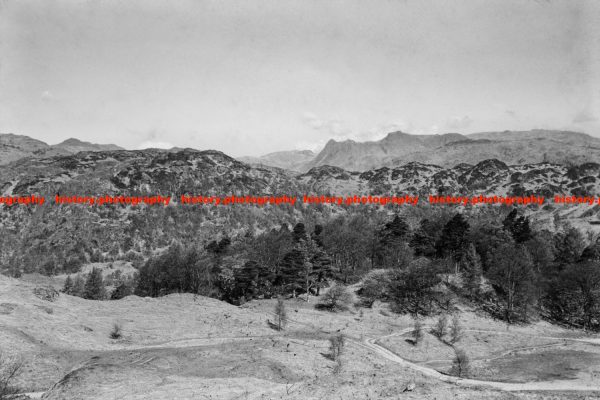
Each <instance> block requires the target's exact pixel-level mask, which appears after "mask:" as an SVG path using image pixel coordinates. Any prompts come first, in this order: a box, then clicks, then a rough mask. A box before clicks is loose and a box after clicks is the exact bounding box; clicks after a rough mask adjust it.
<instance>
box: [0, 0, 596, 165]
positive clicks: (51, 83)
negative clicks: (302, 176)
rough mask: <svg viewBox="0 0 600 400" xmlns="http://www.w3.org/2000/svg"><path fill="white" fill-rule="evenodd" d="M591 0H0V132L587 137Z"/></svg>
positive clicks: (261, 142)
mask: <svg viewBox="0 0 600 400" xmlns="http://www.w3.org/2000/svg"><path fill="white" fill-rule="evenodd" d="M599 118H600V1H595V0H590V1H578V0H564V1H554V0H519V1H514V0H460V1H459V0H456V1H450V0H446V1H444V0H436V1H433V0H374V1H364V0H343V1H342V0H294V1H290V0H239V1H238V0H214V1H212V0H194V1H191V0H179V1H175V2H173V1H154V0H128V1H124V0H122V1H116V0H115V1H108V0H94V1H92V0H90V1H83V0H69V1H67V0H60V1H59V0H37V1H30V0H0V132H2V133H15V134H22V135H27V136H31V137H34V138H36V139H40V140H43V141H45V142H47V143H50V144H54V143H58V142H61V141H63V140H65V139H67V138H70V137H76V138H78V139H81V140H85V141H91V142H95V143H114V144H118V145H120V146H123V147H125V148H128V149H137V148H145V147H164V148H168V147H172V146H178V147H193V148H197V149H216V150H221V151H223V152H225V153H227V154H229V155H232V156H242V155H252V156H257V155H261V154H266V153H269V152H273V151H279V150H290V149H312V150H318V149H319V148H320V147H322V146H323V145H324V144H325V143H326V142H327V141H328V140H329V139H332V138H333V139H335V140H345V139H352V140H357V141H366V140H378V139H381V138H382V137H384V136H385V135H386V134H387V133H388V132H391V131H398V130H401V131H403V132H408V133H414V134H441V133H446V132H459V133H472V132H482V131H503V130H528V129H534V128H542V129H561V130H563V129H566V130H574V131H580V132H585V133H588V134H591V135H594V136H599V137H600V121H599Z"/></svg>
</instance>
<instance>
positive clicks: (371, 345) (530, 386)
mask: <svg viewBox="0 0 600 400" xmlns="http://www.w3.org/2000/svg"><path fill="white" fill-rule="evenodd" d="M411 331H412V328H406V329H403V330H402V331H400V332H396V333H393V334H391V335H386V336H383V337H380V338H371V339H366V340H365V341H364V342H363V343H360V342H355V343H356V344H358V345H361V346H364V347H366V348H368V349H370V350H372V351H374V352H375V353H377V354H379V355H380V356H382V357H384V358H386V359H387V360H390V361H393V362H395V363H398V364H400V365H403V366H406V367H409V368H411V369H413V370H416V371H419V372H420V373H422V374H423V375H425V376H429V377H432V378H435V379H438V380H440V381H443V382H447V383H453V384H457V385H466V386H486V387H491V388H495V389H499V390H505V391H513V392H514V391H600V383H593V382H581V381H578V380H552V381H543V382H525V383H510V382H496V381H481V380H477V379H465V378H458V377H455V376H449V375H445V374H442V373H440V372H438V371H436V370H435V369H433V368H429V367H427V366H424V365H420V364H416V363H413V362H410V361H408V360H405V359H403V358H402V357H400V356H398V355H397V354H395V353H393V352H391V351H390V350H388V349H386V348H385V347H383V346H381V345H379V344H377V343H376V342H377V341H378V340H380V339H383V338H385V337H390V336H400V335H403V334H406V333H409V332H411ZM554 339H557V340H558V339H564V338H554ZM575 340H576V341H582V340H579V339H575Z"/></svg>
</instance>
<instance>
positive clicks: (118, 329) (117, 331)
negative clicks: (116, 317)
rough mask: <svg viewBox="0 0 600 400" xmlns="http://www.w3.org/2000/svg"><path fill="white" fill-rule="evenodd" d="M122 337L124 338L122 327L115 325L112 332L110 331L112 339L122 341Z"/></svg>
mask: <svg viewBox="0 0 600 400" xmlns="http://www.w3.org/2000/svg"><path fill="white" fill-rule="evenodd" d="M121 336H123V333H122V332H121V325H119V324H117V323H115V324H113V328H112V331H110V338H111V339H120V338H121Z"/></svg>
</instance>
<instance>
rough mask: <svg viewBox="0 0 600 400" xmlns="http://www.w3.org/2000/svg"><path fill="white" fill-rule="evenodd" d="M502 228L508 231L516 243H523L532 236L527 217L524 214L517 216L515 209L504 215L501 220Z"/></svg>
mask: <svg viewBox="0 0 600 400" xmlns="http://www.w3.org/2000/svg"><path fill="white" fill-rule="evenodd" d="M502 225H503V226H504V229H505V230H507V231H509V232H510V233H511V235H512V237H513V239H514V240H515V242H516V243H524V242H526V241H528V240H529V239H531V238H532V236H533V235H532V233H531V227H530V226H529V218H527V217H525V216H521V217H519V215H518V212H517V209H516V208H513V210H512V211H511V212H510V213H509V214H508V215H507V216H506V218H505V219H504V221H503V222H502Z"/></svg>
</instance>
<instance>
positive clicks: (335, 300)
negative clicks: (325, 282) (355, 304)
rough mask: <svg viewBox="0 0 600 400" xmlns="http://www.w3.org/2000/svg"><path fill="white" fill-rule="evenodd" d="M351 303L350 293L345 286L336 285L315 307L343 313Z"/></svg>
mask: <svg viewBox="0 0 600 400" xmlns="http://www.w3.org/2000/svg"><path fill="white" fill-rule="evenodd" d="M352 301H353V296H352V293H350V292H349V291H348V289H346V287H345V286H342V285H338V284H336V285H334V286H332V287H331V288H330V289H329V290H328V291H327V293H325V294H324V295H323V297H322V298H321V302H320V303H319V304H318V305H317V307H318V308H324V309H327V310H330V311H344V310H347V309H348V308H349V304H352Z"/></svg>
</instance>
